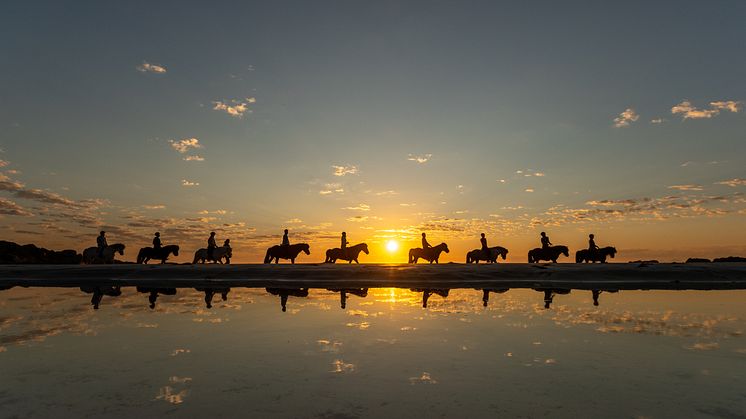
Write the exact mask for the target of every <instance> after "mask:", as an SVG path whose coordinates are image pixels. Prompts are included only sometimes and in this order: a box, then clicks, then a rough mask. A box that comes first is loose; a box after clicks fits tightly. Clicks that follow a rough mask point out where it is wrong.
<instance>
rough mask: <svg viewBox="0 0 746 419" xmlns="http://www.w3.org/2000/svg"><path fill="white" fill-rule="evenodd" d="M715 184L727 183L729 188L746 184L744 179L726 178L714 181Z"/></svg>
mask: <svg viewBox="0 0 746 419" xmlns="http://www.w3.org/2000/svg"><path fill="white" fill-rule="evenodd" d="M716 184H717V185H728V186H730V187H731V188H735V187H736V186H746V179H740V178H735V179H728V180H724V181H721V182H716Z"/></svg>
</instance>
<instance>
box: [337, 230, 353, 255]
mask: <svg viewBox="0 0 746 419" xmlns="http://www.w3.org/2000/svg"><path fill="white" fill-rule="evenodd" d="M348 244H350V242H348V241H347V232H344V231H343V232H342V241H341V242H340V246H339V248H340V249H341V250H342V254H343V255H344V256H345V257H347V245H348Z"/></svg>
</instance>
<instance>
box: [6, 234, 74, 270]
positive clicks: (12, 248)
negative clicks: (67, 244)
mask: <svg viewBox="0 0 746 419" xmlns="http://www.w3.org/2000/svg"><path fill="white" fill-rule="evenodd" d="M82 259H83V256H82V255H80V254H78V252H76V251H75V250H62V251H55V250H47V249H44V248H42V247H36V246H35V245H33V244H26V245H20V244H17V243H13V242H8V241H4V240H0V264H6V265H7V264H46V265H70V264H73V265H75V264H79V263H80V261H81V260H82Z"/></svg>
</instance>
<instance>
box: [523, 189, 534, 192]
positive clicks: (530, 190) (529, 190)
mask: <svg viewBox="0 0 746 419" xmlns="http://www.w3.org/2000/svg"><path fill="white" fill-rule="evenodd" d="M525 191H526V192H533V191H534V189H533V188H526V189H525Z"/></svg>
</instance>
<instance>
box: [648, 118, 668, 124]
mask: <svg viewBox="0 0 746 419" xmlns="http://www.w3.org/2000/svg"><path fill="white" fill-rule="evenodd" d="M665 121H666V120H665V119H663V118H656V119H651V120H650V123H651V124H662V123H664V122H665Z"/></svg>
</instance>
